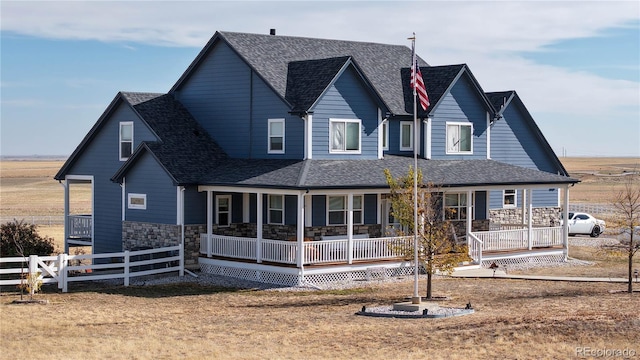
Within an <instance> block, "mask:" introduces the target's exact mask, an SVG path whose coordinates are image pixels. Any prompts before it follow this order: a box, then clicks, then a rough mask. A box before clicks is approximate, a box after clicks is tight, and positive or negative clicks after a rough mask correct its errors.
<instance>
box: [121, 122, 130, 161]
mask: <svg viewBox="0 0 640 360" xmlns="http://www.w3.org/2000/svg"><path fill="white" fill-rule="evenodd" d="M125 125H131V154H133V121H121V122H120V125H119V126H118V158H119V159H120V161H127V160H128V159H129V156H131V154H130V155H129V156H127V157H124V156H122V143H123V140H122V127H123V126H125Z"/></svg>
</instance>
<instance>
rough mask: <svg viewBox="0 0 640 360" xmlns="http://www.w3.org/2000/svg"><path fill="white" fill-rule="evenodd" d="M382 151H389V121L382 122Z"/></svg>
mask: <svg viewBox="0 0 640 360" xmlns="http://www.w3.org/2000/svg"><path fill="white" fill-rule="evenodd" d="M381 129H382V150H389V120H385V121H383V122H382V127H381Z"/></svg>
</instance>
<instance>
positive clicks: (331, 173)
mask: <svg viewBox="0 0 640 360" xmlns="http://www.w3.org/2000/svg"><path fill="white" fill-rule="evenodd" d="M409 166H413V158H412V157H404V156H391V155H388V156H385V158H384V159H379V160H304V161H293V160H239V159H227V160H225V161H222V162H221V165H220V167H218V168H216V170H215V172H213V173H211V174H209V176H207V177H206V178H203V179H202V181H201V183H202V184H203V185H230V186H248V187H249V186H251V187H279V188H290V189H339V188H386V187H388V186H387V182H386V179H385V176H384V169H389V170H390V171H391V173H392V174H393V176H395V177H398V176H402V175H404V174H406V173H407V171H408V169H409ZM418 167H419V168H420V169H421V170H422V173H423V176H424V180H425V182H432V183H433V184H435V185H436V186H443V187H461V186H488V185H496V186H501V185H504V186H515V185H533V184H549V185H552V184H556V185H557V184H570V183H575V182H578V180H576V179H572V178H569V177H565V176H561V175H556V174H551V173H547V172H543V171H538V170H532V169H526V168H522V167H519V166H514V165H509V164H505V163H501V162H497V161H493V160H426V159H418Z"/></svg>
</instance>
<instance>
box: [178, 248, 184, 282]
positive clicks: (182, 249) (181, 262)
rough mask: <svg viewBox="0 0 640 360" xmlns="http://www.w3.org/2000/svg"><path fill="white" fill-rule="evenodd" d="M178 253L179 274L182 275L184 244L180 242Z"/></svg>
mask: <svg viewBox="0 0 640 360" xmlns="http://www.w3.org/2000/svg"><path fill="white" fill-rule="evenodd" d="M178 253H179V254H180V273H179V275H180V276H184V245H183V244H180V250H179V251H178Z"/></svg>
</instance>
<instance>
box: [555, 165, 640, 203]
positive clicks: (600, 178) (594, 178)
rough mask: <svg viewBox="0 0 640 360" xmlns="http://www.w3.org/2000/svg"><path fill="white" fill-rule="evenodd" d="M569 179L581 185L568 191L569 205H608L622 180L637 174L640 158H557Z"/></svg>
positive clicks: (619, 188)
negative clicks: (577, 180)
mask: <svg viewBox="0 0 640 360" xmlns="http://www.w3.org/2000/svg"><path fill="white" fill-rule="evenodd" d="M560 160H561V161H562V164H563V165H564V167H565V169H567V171H568V172H569V174H570V175H571V177H574V178H576V179H579V180H580V181H581V182H580V183H579V184H577V185H575V186H574V187H572V188H570V190H569V199H570V202H571V203H594V204H609V203H611V201H612V200H613V198H614V196H615V194H616V193H617V192H618V191H620V190H621V189H622V188H623V184H624V181H625V177H626V176H628V175H629V174H632V173H634V172H640V158H604V157H603V158H581V157H577V158H561V159H560Z"/></svg>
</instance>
